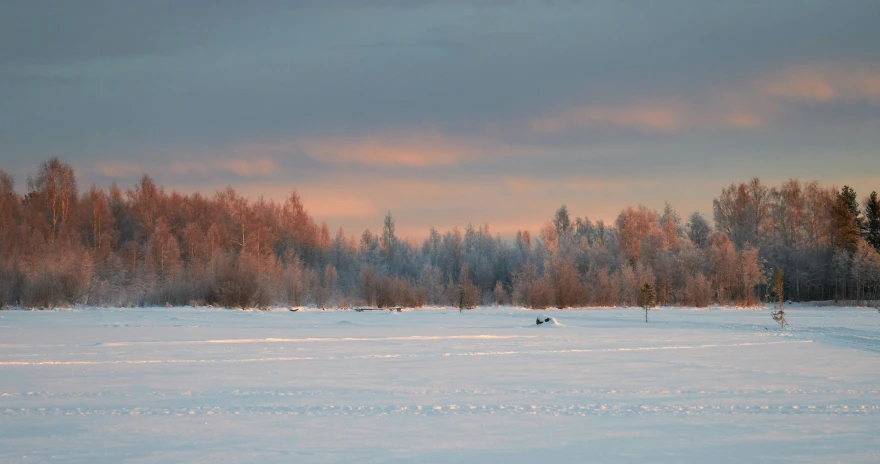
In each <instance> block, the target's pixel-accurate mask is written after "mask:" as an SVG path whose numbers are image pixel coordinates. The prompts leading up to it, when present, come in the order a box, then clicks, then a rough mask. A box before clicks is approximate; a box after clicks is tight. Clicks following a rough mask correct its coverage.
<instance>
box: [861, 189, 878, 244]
mask: <svg viewBox="0 0 880 464" xmlns="http://www.w3.org/2000/svg"><path fill="white" fill-rule="evenodd" d="M865 239H866V240H867V241H868V243H870V244H871V246H873V247H874V249H875V250H877V251H878V252H880V201H878V200H877V192H871V195H870V196H868V199H867V201H865Z"/></svg>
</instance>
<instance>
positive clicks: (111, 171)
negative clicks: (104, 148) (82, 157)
mask: <svg viewBox="0 0 880 464" xmlns="http://www.w3.org/2000/svg"><path fill="white" fill-rule="evenodd" d="M95 170H96V171H97V172H98V173H100V174H102V175H104V176H107V177H131V176H138V175H141V174H143V173H145V172H147V171H148V170H147V169H145V168H144V167H143V166H141V165H139V164H134V163H126V162H124V161H103V162H100V163H98V165H97V166H95Z"/></svg>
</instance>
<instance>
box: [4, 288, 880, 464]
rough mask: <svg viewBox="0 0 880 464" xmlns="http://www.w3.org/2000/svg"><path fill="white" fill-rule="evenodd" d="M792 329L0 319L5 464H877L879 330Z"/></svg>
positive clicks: (204, 314) (875, 326) (811, 311)
mask: <svg viewBox="0 0 880 464" xmlns="http://www.w3.org/2000/svg"><path fill="white" fill-rule="evenodd" d="M786 310H787V311H786V318H787V319H788V322H789V323H790V324H791V327H790V328H786V329H782V328H780V327H779V326H778V325H777V324H776V323H775V322H774V321H773V320H772V319H771V318H770V315H769V310H766V309H765V310H759V311H732V310H723V311H722V310H717V309H701V310H696V309H670V308H663V309H660V310H653V311H651V312H650V314H649V318H650V322H649V323H647V324H646V323H645V322H644V312H643V311H641V310H640V309H637V308H630V309H601V310H584V311H527V310H521V309H516V308H482V309H479V310H473V311H465V312H464V313H462V314H459V312H458V311H457V310H451V309H447V310H442V309H433V310H410V311H408V310H404V311H403V312H400V313H398V312H387V311H371V312H362V313H358V312H354V311H314V310H309V311H298V312H290V311H286V310H279V311H274V312H259V311H233V310H223V309H208V308H138V309H118V308H117V309H97V308H89V309H76V310H65V311H3V312H0V462H4V463H6V462H10V463H12V462H46V461H53V460H55V461H58V462H84V463H92V462H122V461H132V462H155V463H164V462H355V461H356V462H438V463H446V462H474V463H477V462H501V461H503V462H506V463H533V462H535V461H536V460H541V461H542V462H644V461H650V462H670V463H678V462H695V463H696V462H700V463H702V462H707V461H708V462H713V463H728V462H729V463H742V462H792V461H794V462H850V463H855V462H878V461H880V451H878V450H880V439H878V438H877V434H876V430H877V429H878V426H880V393H878V388H880V385H878V380H880V314H878V313H877V311H876V310H873V309H858V308H820V307H808V306H797V305H792V306H788V307H786ZM537 316H540V317H542V318H544V317H552V318H554V323H552V324H542V325H541V326H536V325H535V319H536V317H537ZM557 321H558V322H557ZM545 328H549V329H550V330H544V329H545Z"/></svg>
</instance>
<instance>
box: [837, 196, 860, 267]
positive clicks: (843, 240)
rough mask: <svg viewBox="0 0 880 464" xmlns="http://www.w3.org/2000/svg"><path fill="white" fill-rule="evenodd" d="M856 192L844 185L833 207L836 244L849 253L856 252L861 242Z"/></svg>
mask: <svg viewBox="0 0 880 464" xmlns="http://www.w3.org/2000/svg"><path fill="white" fill-rule="evenodd" d="M855 195H856V193H855V191H853V189H851V188H849V186H846V185H844V186H843V188H842V189H840V193H838V194H837V200H836V201H835V202H834V206H833V207H832V212H831V214H832V221H833V227H834V228H833V230H834V244H835V246H836V247H837V248H842V249H844V250H846V251H848V252H849V253H853V252H855V251H856V245H857V244H858V241H859V234H860V222H859V205H858V203H857V202H856V201H855Z"/></svg>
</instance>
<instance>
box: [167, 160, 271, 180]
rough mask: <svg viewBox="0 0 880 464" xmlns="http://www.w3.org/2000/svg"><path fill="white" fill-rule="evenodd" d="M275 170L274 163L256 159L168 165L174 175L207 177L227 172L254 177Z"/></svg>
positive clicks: (177, 162)
mask: <svg viewBox="0 0 880 464" xmlns="http://www.w3.org/2000/svg"><path fill="white" fill-rule="evenodd" d="M275 169H276V167H275V162H274V161H273V160H271V159H269V158H258V159H254V160H246V159H231V160H219V161H213V160H205V161H186V162H184V161H174V162H172V163H171V164H169V165H168V171H169V172H170V173H171V174H175V175H187V174H201V175H209V174H213V173H216V172H228V173H232V174H236V175H238V176H242V177H254V176H265V175H269V174H271V173H272V172H274V171H275Z"/></svg>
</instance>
